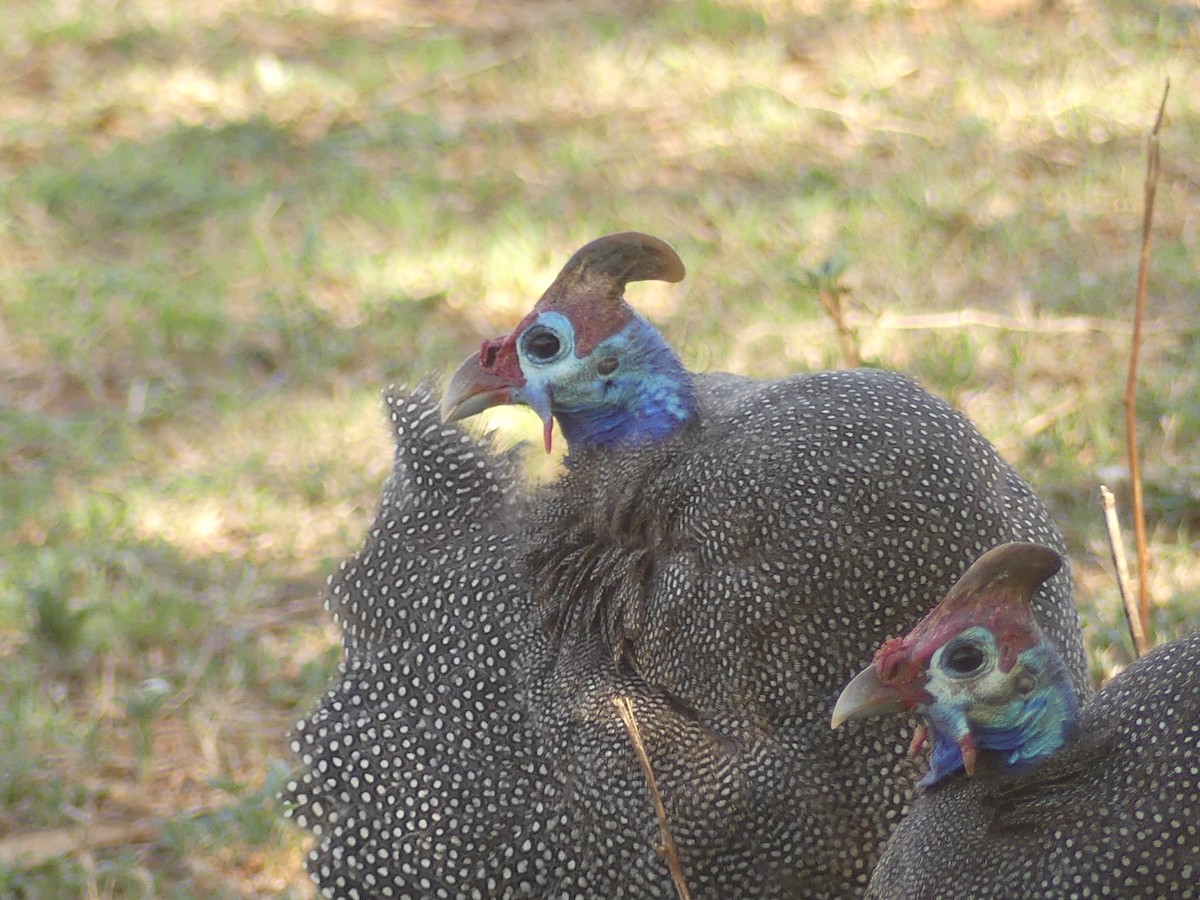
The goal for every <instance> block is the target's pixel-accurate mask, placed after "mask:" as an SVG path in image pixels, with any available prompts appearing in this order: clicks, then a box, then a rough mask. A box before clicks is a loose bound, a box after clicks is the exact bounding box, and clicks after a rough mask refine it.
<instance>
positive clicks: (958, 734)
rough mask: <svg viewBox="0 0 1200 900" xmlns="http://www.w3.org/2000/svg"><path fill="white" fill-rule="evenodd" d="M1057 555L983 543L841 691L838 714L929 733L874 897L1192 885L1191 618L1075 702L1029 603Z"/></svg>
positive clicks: (1196, 805) (1195, 721)
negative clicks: (906, 720) (904, 631)
mask: <svg viewBox="0 0 1200 900" xmlns="http://www.w3.org/2000/svg"><path fill="white" fill-rule="evenodd" d="M1055 558H1056V555H1055V554H1053V553H1052V552H1051V551H1049V550H1047V549H1046V548H1043V547H1037V546H1029V545H1019V544H1018V545H1007V546H1004V547H1000V548H997V549H996V550H993V551H992V552H991V553H989V554H987V555H986V556H985V557H984V558H983V559H981V560H980V561H979V562H978V563H977V564H976V566H973V567H972V570H971V571H969V572H968V574H967V576H964V579H963V581H962V582H960V583H959V585H958V586H956V587H955V589H954V590H953V591H952V592H951V595H950V596H948V597H947V598H946V599H945V600H943V601H942V603H941V604H939V607H938V608H937V609H936V610H935V612H934V613H931V615H930V616H929V617H928V618H927V619H926V620H925V621H923V622H922V623H921V625H920V626H918V628H917V629H916V630H914V631H913V632H912V634H910V635H908V636H907V637H905V638H904V639H896V640H893V641H889V642H888V643H887V644H885V645H884V647H883V648H882V649H881V650H880V651H879V653H878V654H877V655H876V657H875V662H874V663H873V664H872V666H870V667H868V669H866V670H864V672H863V673H861V674H860V675H859V676H858V677H857V678H855V679H854V681H853V682H852V683H851V685H850V686H849V687H847V689H846V692H845V694H844V695H843V698H842V699H841V700H839V703H838V711H837V712H835V721H841V720H844V719H845V718H847V717H848V716H852V715H856V714H863V713H864V712H866V713H871V712H878V711H880V710H887V709H894V708H913V707H915V708H917V709H918V710H919V711H920V713H921V715H922V716H923V717H925V718H926V720H927V722H928V723H929V724H928V725H927V726H926V728H927V733H928V734H929V735H930V739H931V742H932V744H933V754H932V769H931V772H930V775H929V776H928V777H927V779H926V782H927V783H928V784H929V790H928V793H926V794H925V796H923V797H921V798H920V799H919V800H917V801H916V802H915V804H914V806H913V809H912V812H911V813H910V814H909V815H908V817H907V818H906V819H905V820H904V821H903V822H902V823H901V824H900V826H899V828H898V829H897V831H896V833H895V834H894V836H893V837H892V839H891V841H890V842H889V844H888V846H887V849H886V850H885V852H884V854H883V857H882V859H881V860H880V863H879V866H878V868H877V869H876V871H875V874H874V877H873V878H872V880H871V884H870V888H869V891H868V896H869V897H873V898H881V900H882V898H893V900H901V898H903V900H915V898H958V897H972V898H980V900H987V898H992V897H997V898H999V897H1005V898H1007V897H1039V898H1076V897H1121V898H1189V897H1196V896H1197V895H1198V894H1200V891H1198V889H1197V885H1198V884H1200V632H1197V633H1194V634H1192V635H1190V636H1188V637H1185V638H1181V639H1180V640H1177V641H1174V642H1172V643H1170V644H1167V645H1165V646H1162V647H1159V648H1157V649H1156V650H1154V651H1153V652H1151V653H1150V654H1148V655H1147V656H1145V657H1143V658H1142V659H1139V660H1138V661H1136V662H1135V663H1134V664H1133V665H1131V666H1130V667H1129V668H1128V669H1126V670H1125V671H1124V672H1123V673H1121V674H1120V675H1118V676H1117V677H1116V678H1114V679H1113V680H1112V681H1110V682H1109V683H1108V684H1107V685H1105V687H1104V688H1103V689H1102V690H1101V691H1100V692H1099V693H1098V694H1097V695H1095V696H1094V697H1092V698H1090V699H1089V700H1088V701H1086V702H1085V703H1084V704H1083V706H1082V707H1081V708H1079V709H1077V708H1076V705H1075V698H1074V696H1073V692H1072V690H1071V687H1070V684H1069V680H1068V679H1067V678H1066V677H1065V670H1064V668H1063V667H1062V665H1061V659H1060V658H1059V657H1058V654H1057V651H1056V650H1055V649H1054V647H1053V645H1052V643H1051V642H1049V641H1047V640H1045V638H1044V636H1043V634H1042V633H1041V629H1040V628H1039V627H1038V626H1037V624H1036V622H1035V621H1034V620H1033V618H1032V616H1030V614H1029V607H1028V601H1029V596H1030V595H1031V593H1032V591H1033V589H1034V588H1036V586H1037V584H1038V583H1040V581H1041V579H1042V578H1043V577H1045V575H1046V573H1047V572H1050V571H1053V568H1054V565H1055V563H1054V560H1055ZM1047 559H1050V560H1051V564H1050V566H1049V567H1047V565H1046V561H1047ZM1006 666H1007V668H1006ZM964 748H965V749H964Z"/></svg>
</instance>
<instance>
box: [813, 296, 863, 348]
mask: <svg viewBox="0 0 1200 900" xmlns="http://www.w3.org/2000/svg"><path fill="white" fill-rule="evenodd" d="M817 297H818V298H819V299H820V301H821V305H822V306H823V307H825V312H827V313H829V318H831V319H833V324H834V325H835V326H837V333H838V340H839V341H840V342H841V345H842V358H843V359H845V360H846V365H847V366H848V367H849V368H851V369H857V368H858V367H859V366H860V365H862V357H861V356H860V354H859V352H858V341H857V339H856V338H855V335H854V331H853V329H852V328H851V327H850V323H849V321H848V320H847V316H846V292H845V291H844V290H841V289H839V288H838V286H837V285H836V284H835V285H832V286H831V287H823V288H820V289H819V290H818V291H817Z"/></svg>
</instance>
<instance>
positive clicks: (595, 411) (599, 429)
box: [553, 316, 699, 450]
mask: <svg viewBox="0 0 1200 900" xmlns="http://www.w3.org/2000/svg"><path fill="white" fill-rule="evenodd" d="M591 356H592V357H595V358H597V359H601V358H606V357H613V358H615V359H616V360H617V362H618V364H617V369H616V371H615V372H613V373H612V375H610V376H604V377H600V378H598V379H597V380H596V381H595V382H594V383H593V384H592V385H591V386H590V388H591V389H590V390H589V392H588V394H589V396H586V397H583V398H581V399H580V400H579V401H577V402H574V403H573V402H572V400H571V397H570V396H569V395H568V396H564V393H566V392H559V391H555V392H554V403H553V409H554V415H555V418H557V419H558V424H559V427H560V428H561V429H562V432H563V435H564V436H565V437H566V439H567V443H568V444H569V445H570V447H571V448H572V449H574V450H586V449H591V448H595V447H615V446H618V445H625V446H637V445H639V444H648V443H654V442H656V441H661V440H664V439H665V438H667V437H670V436H671V435H672V434H675V433H676V432H677V431H679V430H680V429H682V428H683V427H685V426H686V425H687V424H688V423H689V422H691V421H692V420H693V419H694V418H695V417H696V415H697V412H698V409H699V403H698V401H697V399H696V391H695V387H694V385H693V384H692V376H691V373H690V372H688V371H687V369H685V368H684V367H683V363H681V362H680V360H679V357H678V356H676V355H675V351H674V350H672V349H671V346H670V345H669V344H668V343H667V342H666V340H665V339H664V338H663V336H662V335H661V334H659V333H658V331H656V330H655V328H654V326H652V325H651V324H650V323H649V322H647V321H646V320H645V319H643V318H642V317H641V316H634V317H633V318H632V319H631V320H630V322H629V324H627V325H626V326H625V327H624V328H622V329H621V330H620V331H619V332H617V333H616V334H615V335H613V336H612V337H610V338H607V339H606V340H604V341H602V342H601V343H600V344H598V345H597V346H596V348H595V349H594V350H593V351H592V353H591Z"/></svg>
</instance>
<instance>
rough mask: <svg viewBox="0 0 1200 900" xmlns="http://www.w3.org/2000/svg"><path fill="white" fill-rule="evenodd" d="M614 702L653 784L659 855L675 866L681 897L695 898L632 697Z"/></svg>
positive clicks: (673, 873) (674, 877)
mask: <svg viewBox="0 0 1200 900" xmlns="http://www.w3.org/2000/svg"><path fill="white" fill-rule="evenodd" d="M612 704H613V706H615V707H616V708H617V713H618V714H619V715H620V716H621V721H622V722H623V723H624V724H625V730H626V731H628V732H629V739H630V740H631V741H632V742H633V749H634V752H635V753H636V754H637V758H638V762H640V763H641V764H642V774H643V775H645V776H646V784H647V785H648V786H649V788H650V799H651V800H653V801H654V813H655V815H657V816H658V831H659V834H660V835H661V836H662V843H661V844H660V845H659V846H658V853H659V855H660V856H661V857H662V858H663V859H664V860H665V861H666V863H667V868H668V869H670V870H671V880H672V881H674V882H675V890H676V891H677V892H678V894H679V900H692V892H691V891H689V890H688V886H687V879H686V878H684V877H683V866H682V864H681V863H680V862H679V848H678V847H676V846H675V838H673V837H672V836H671V825H670V823H669V822H668V821H667V809H666V807H665V806H663V802H662V795H661V794H660V793H659V792H658V781H657V780H656V779H655V777H654V769H653V767H652V766H651V765H650V757H649V756H648V755H647V754H646V745H645V744H643V743H642V732H641V729H640V728H638V723H637V717H636V716H634V714H633V701H631V700H630V699H629V698H628V697H614V698H613V701H612Z"/></svg>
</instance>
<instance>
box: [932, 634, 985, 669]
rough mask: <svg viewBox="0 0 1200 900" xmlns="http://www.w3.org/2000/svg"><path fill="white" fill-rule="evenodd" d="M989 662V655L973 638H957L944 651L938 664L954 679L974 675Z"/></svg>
mask: <svg viewBox="0 0 1200 900" xmlns="http://www.w3.org/2000/svg"><path fill="white" fill-rule="evenodd" d="M986 661H987V653H986V652H985V651H984V648H983V647H981V646H979V644H978V642H976V641H974V640H972V639H971V638H956V639H955V640H953V641H951V642H950V643H949V644H947V645H946V646H945V648H944V649H943V650H942V654H941V658H940V659H939V661H938V664H939V665H940V666H941V668H942V670H943V671H945V672H946V673H947V674H948V675H951V676H953V677H959V678H965V677H967V676H969V675H974V674H975V673H977V672H978V671H979V670H980V669H981V668H983V664H984V663H985V662H986Z"/></svg>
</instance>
